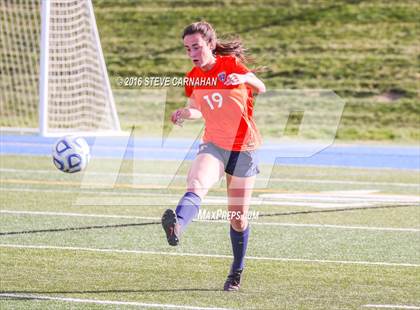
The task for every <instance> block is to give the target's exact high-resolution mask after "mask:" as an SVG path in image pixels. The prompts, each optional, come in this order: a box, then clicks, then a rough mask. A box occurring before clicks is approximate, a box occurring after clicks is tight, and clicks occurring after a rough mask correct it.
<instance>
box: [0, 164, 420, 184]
mask: <svg viewBox="0 0 420 310" xmlns="http://www.w3.org/2000/svg"><path fill="white" fill-rule="evenodd" d="M0 172H12V173H22V174H33V173H42V174H48V173H51V174H54V173H55V171H53V170H44V169H39V170H38V169H13V168H1V169H0ZM87 173H89V174H91V175H99V176H101V175H113V174H112V173H107V172H99V171H98V172H96V171H89V172H87ZM118 175H119V176H132V177H147V178H156V179H167V178H171V179H172V178H175V179H186V178H187V176H186V175H169V174H159V173H118ZM257 180H258V181H270V182H285V183H287V182H289V183H308V182H311V183H318V184H350V185H372V186H375V185H377V186H381V185H383V186H402V187H420V184H416V183H401V182H368V181H345V180H324V179H295V178H292V179H291V178H263V177H258V178H257Z"/></svg>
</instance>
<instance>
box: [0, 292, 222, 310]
mask: <svg viewBox="0 0 420 310" xmlns="http://www.w3.org/2000/svg"><path fill="white" fill-rule="evenodd" d="M1 297H12V298H22V299H34V300H54V301H64V302H74V303H87V304H100V305H117V306H137V307H144V308H163V309H190V310H228V309H227V308H214V307H196V306H187V305H171V304H151V303H144V302H135V301H116V300H97V299H80V298H69V297H53V296H43V295H34V294H10V293H0V298H1Z"/></svg>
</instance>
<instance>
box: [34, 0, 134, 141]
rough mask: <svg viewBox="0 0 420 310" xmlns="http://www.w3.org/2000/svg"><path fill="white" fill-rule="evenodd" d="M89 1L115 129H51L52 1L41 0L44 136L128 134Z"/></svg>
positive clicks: (40, 119)
mask: <svg viewBox="0 0 420 310" xmlns="http://www.w3.org/2000/svg"><path fill="white" fill-rule="evenodd" d="M82 1H86V2H87V6H88V10H89V17H90V19H91V21H92V27H93V29H92V31H93V34H94V40H95V42H94V43H95V46H96V49H97V51H98V57H99V62H100V67H101V70H102V72H103V74H104V78H105V83H106V85H105V87H106V89H107V95H108V98H109V101H110V107H109V108H110V113H111V116H112V122H113V124H112V127H113V128H114V129H113V130H96V131H76V130H62V131H50V130H49V124H48V68H49V56H50V52H49V47H50V44H49V34H50V18H51V16H50V11H51V10H50V7H51V1H49V0H41V39H40V66H39V69H40V70H39V107H38V122H39V124H38V133H39V135H41V136H44V137H57V136H63V135H65V134H71V135H82V136H120V135H127V133H125V132H123V131H121V125H120V121H119V119H118V114H117V110H116V107H115V100H114V96H113V93H112V89H111V83H110V81H109V76H108V71H107V68H106V64H105V59H104V55H103V52H102V46H101V42H100V38H99V33H98V27H97V24H96V18H95V14H94V10H93V5H92V0H82Z"/></svg>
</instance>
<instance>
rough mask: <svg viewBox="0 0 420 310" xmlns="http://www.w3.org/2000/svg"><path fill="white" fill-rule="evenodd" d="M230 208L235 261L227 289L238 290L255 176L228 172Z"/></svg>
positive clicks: (231, 237) (245, 247)
mask: <svg viewBox="0 0 420 310" xmlns="http://www.w3.org/2000/svg"><path fill="white" fill-rule="evenodd" d="M226 181H227V193H228V210H229V214H230V216H231V218H230V239H231V243H232V251H233V263H232V266H231V269H230V272H229V276H228V279H227V280H226V282H225V285H224V289H225V290H226V291H236V290H238V289H239V287H240V281H241V274H242V271H243V269H244V260H245V254H246V249H247V246H248V236H249V224H248V210H249V205H250V201H251V197H252V189H253V187H254V183H255V176H251V177H236V176H232V175H229V174H226Z"/></svg>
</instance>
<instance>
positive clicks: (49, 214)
mask: <svg viewBox="0 0 420 310" xmlns="http://www.w3.org/2000/svg"><path fill="white" fill-rule="evenodd" d="M1 213H4V214H17V215H39V216H66V217H67V216H72V217H93V218H118V219H141V220H156V221H160V218H159V217H149V216H133V215H113V214H89V213H69V212H50V211H23V210H22V211H16V210H0V214H1ZM194 222H205V223H224V224H227V221H224V220H200V219H198V220H194ZM252 225H258V226H281V227H302V228H304V227H310V228H332V229H348V230H375V231H400V232H420V229H417V228H399V227H371V226H345V225H330V224H302V223H277V222H255V221H252Z"/></svg>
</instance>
